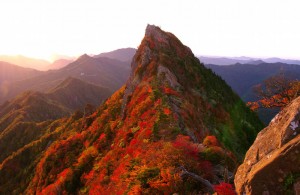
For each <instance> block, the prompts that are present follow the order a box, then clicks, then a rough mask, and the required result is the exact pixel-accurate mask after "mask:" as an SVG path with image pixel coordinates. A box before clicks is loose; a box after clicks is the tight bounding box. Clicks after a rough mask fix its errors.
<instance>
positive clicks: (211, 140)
mask: <svg viewBox="0 0 300 195" xmlns="http://www.w3.org/2000/svg"><path fill="white" fill-rule="evenodd" d="M203 145H205V146H220V144H219V141H218V140H217V138H216V137H215V136H214V135H209V136H206V137H205V139H204V140H203Z"/></svg>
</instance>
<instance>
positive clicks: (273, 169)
mask: <svg viewBox="0 0 300 195" xmlns="http://www.w3.org/2000/svg"><path fill="white" fill-rule="evenodd" d="M299 134H300V97H298V98H297V99H295V100H294V101H293V102H292V103H291V104H290V105H289V106H287V107H286V108H285V109H284V110H282V111H281V112H280V113H279V114H278V115H277V116H276V117H275V118H274V119H273V120H272V121H271V123H270V124H269V126H268V127H266V128H265V129H263V130H262V131H261V132H260V133H259V134H258V136H257V138H256V140H255V142H254V143H253V145H252V146H251V147H250V149H249V150H248V152H247V154H246V157H245V160H244V163H243V164H242V165H241V166H240V167H239V168H238V171H237V173H236V176H235V185H236V190H237V192H238V194H244V193H246V194H264V193H265V194H288V193H292V192H295V194H299V193H300V188H299V184H300V135H299Z"/></svg>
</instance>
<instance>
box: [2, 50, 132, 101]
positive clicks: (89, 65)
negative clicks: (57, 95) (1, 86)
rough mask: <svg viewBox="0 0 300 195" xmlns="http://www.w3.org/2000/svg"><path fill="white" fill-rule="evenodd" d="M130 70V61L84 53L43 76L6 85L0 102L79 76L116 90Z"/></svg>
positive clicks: (41, 90)
mask: <svg viewBox="0 0 300 195" xmlns="http://www.w3.org/2000/svg"><path fill="white" fill-rule="evenodd" d="M129 71H130V66H129V63H125V62H121V61H118V60H114V59H109V58H92V57H90V56H88V55H83V56H81V57H79V58H78V59H77V60H76V61H74V62H72V63H71V64H69V65H67V66H66V67H64V68H62V69H59V70H51V71H47V72H45V73H44V74H43V75H42V76H36V77H34V78H30V79H26V80H22V81H19V82H14V83H9V84H7V85H5V87H6V89H7V91H6V93H2V94H1V93H0V103H1V102H3V101H5V100H7V99H10V98H12V97H15V96H16V95H18V94H20V93H22V92H24V91H26V90H34V91H40V92H47V91H48V90H50V89H52V88H53V87H55V86H56V85H58V84H59V83H61V82H62V81H63V80H65V79H66V78H68V77H74V78H78V79H81V80H83V81H87V82H90V83H93V84H96V85H99V86H103V87H106V88H109V89H110V90H111V91H115V90H117V89H119V88H120V87H121V86H122V85H123V84H124V83H125V81H126V79H127V78H128V75H129Z"/></svg>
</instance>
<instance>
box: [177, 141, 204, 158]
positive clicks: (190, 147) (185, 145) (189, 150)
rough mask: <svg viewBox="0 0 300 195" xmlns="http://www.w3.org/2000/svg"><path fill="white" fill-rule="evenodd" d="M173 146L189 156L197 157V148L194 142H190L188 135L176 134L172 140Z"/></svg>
mask: <svg viewBox="0 0 300 195" xmlns="http://www.w3.org/2000/svg"><path fill="white" fill-rule="evenodd" d="M173 146H174V147H175V148H178V149H181V150H183V151H184V152H185V153H186V154H188V155H189V156H192V157H193V158H198V152H199V151H198V148H197V146H196V145H195V144H193V143H192V142H190V137H189V136H183V135H178V136H177V138H176V140H175V141H174V142H173Z"/></svg>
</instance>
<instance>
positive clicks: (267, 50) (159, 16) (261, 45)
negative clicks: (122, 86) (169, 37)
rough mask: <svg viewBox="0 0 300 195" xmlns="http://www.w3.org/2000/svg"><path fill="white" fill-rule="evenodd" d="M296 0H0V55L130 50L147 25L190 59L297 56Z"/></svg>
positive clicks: (47, 56)
mask: <svg viewBox="0 0 300 195" xmlns="http://www.w3.org/2000/svg"><path fill="white" fill-rule="evenodd" d="M298 5H299V2H298V1H296V0H288V1H282V0H272V1H271V0H264V1H259V0H251V1H250V0H246V1H240V0H227V1H224V0H209V1H195V0H188V1H179V0H175V1H158V0H154V1H150V2H149V1H134V0H129V1H121V0H120V1H117V0H112V1H99V0H88V1H86V0H85V1H84V0H76V1H71V0H65V1H61V0H26V1H21V0H2V1H1V3H0V24H1V33H0V43H1V44H0V54H22V55H26V56H30V57H37V58H44V59H48V60H50V58H51V56H53V55H55V54H62V55H69V56H77V55H81V54H83V53H88V54H98V53H101V52H105V51H110V50H114V49H118V48H123V47H137V46H138V45H139V43H140V40H141V39H142V37H143V34H144V30H145V27H146V25H147V24H148V23H150V24H155V25H158V26H161V28H162V29H163V30H166V31H170V32H172V33H174V34H175V35H176V36H178V38H179V39H181V40H182V42H183V43H184V44H186V45H188V46H189V47H191V49H192V50H193V52H194V53H195V54H201V55H218V56H241V55H243V56H256V57H283V58H300V56H299V53H300V48H299V45H300V38H299V34H300V28H299V25H298V23H299V21H300V12H299V11H298V8H299V6H298Z"/></svg>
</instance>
